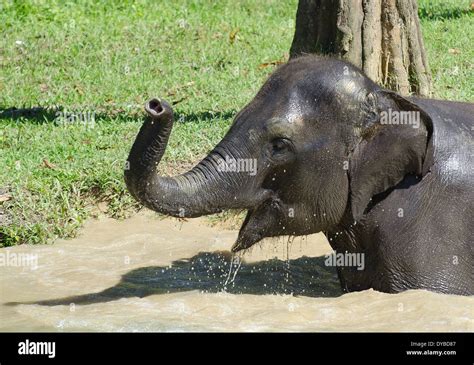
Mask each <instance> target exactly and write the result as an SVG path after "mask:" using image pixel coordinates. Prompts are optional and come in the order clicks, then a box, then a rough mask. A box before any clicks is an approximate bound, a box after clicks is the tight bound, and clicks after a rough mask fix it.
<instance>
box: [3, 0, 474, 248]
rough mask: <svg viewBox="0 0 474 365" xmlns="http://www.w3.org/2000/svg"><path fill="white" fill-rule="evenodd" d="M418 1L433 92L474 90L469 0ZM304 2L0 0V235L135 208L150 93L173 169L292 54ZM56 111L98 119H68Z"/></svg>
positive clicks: (49, 234) (451, 94) (10, 237)
mask: <svg viewBox="0 0 474 365" xmlns="http://www.w3.org/2000/svg"><path fill="white" fill-rule="evenodd" d="M419 3H420V15H421V22H422V27H423V32H424V38H425V46H426V48H427V51H428V57H429V61H430V65H431V69H432V72H433V77H434V82H435V84H434V89H435V96H436V97H440V98H448V99H453V100H471V101H472V99H474V97H473V96H474V91H473V88H472V85H473V84H474V76H473V64H472V60H473V59H474V55H473V46H472V41H471V40H470V35H472V34H473V33H474V17H473V13H472V12H469V11H467V10H468V9H469V1H458V0H451V1H448V2H445V1H428V0H425V1H420V2H419ZM446 4H447V5H446ZM296 6H297V1H296V0H292V1H279V0H273V1H270V0H267V1H258V2H257V1H251V0H249V1H235V0H227V1H219V2H213V1H176V2H175V1H163V2H157V1H152V0H148V1H145V0H142V1H133V2H132V1H114V2H99V1H97V2H96V1H87V0H78V1H38V0H37V1H4V0H0V32H1V34H2V37H1V39H0V113H1V116H0V123H1V127H0V200H1V197H2V196H5V194H6V193H8V194H9V195H10V196H11V199H10V200H8V201H4V202H0V245H3V246H9V245H14V244H19V243H46V242H51V240H52V239H54V238H56V237H72V236H74V235H75V234H76V233H77V229H78V227H80V226H81V225H82V223H83V222H84V220H85V219H87V218H89V217H91V216H96V215H97V214H99V213H98V212H102V213H105V214H107V215H109V216H113V217H117V218H121V217H125V216H127V215H129V214H130V213H132V212H133V211H135V210H136V209H137V208H138V205H137V204H136V203H135V202H134V201H133V200H132V199H131V198H130V196H129V195H128V193H127V192H126V190H125V185H124V183H123V178H122V167H123V163H124V161H125V159H126V157H127V153H128V150H129V148H130V145H131V143H132V141H133V138H134V136H135V134H136V133H137V131H138V129H139V126H140V125H141V117H142V105H143V103H144V102H145V101H146V100H147V99H149V98H150V97H154V96H158V97H163V98H165V99H167V100H169V101H170V102H172V103H174V104H175V112H176V116H177V120H178V123H176V126H175V130H174V132H173V134H172V136H171V139H170V144H169V147H168V149H167V152H166V154H165V159H164V161H165V164H164V165H166V166H167V171H166V172H172V173H173V172H176V171H180V170H182V169H183V168H185V167H187V166H189V165H190V164H192V163H193V162H195V161H197V160H199V158H200V157H202V156H203V155H204V154H205V153H206V152H207V151H209V150H210V149H211V148H212V147H213V146H214V145H215V144H216V143H217V142H218V141H219V140H220V138H221V137H222V136H223V135H224V133H225V131H226V130H227V128H228V126H229V125H230V123H231V120H232V117H233V115H234V114H235V113H236V112H237V111H238V110H240V109H241V108H242V107H243V106H244V105H245V103H247V102H248V101H249V100H250V99H251V98H252V97H253V95H254V94H255V93H256V91H257V90H258V88H259V86H260V85H261V84H262V82H263V81H264V80H265V78H266V77H267V76H268V74H269V73H270V72H271V71H272V70H273V69H274V67H273V66H269V67H262V66H261V65H262V64H263V63H268V62H271V61H276V60H285V59H286V58H287V57H288V50H289V47H290V44H291V40H292V36H293V31H294V16H295V11H296ZM450 49H455V51H451V53H450V51H449V50H450ZM38 106H39V107H42V108H44V109H43V110H33V111H31V108H32V107H38ZM12 107H16V108H18V109H20V110H16V111H12V110H9V109H10V108H12ZM1 110H3V113H2V112H1ZM5 110H6V111H5ZM58 111H63V112H64V111H67V112H70V113H74V114H80V113H82V114H87V113H88V112H91V113H94V115H95V123H94V124H91V123H88V124H84V123H62V124H61V123H59V122H58V119H57V114H56V112H58ZM44 160H46V162H45V161H44ZM98 202H105V203H106V204H102V205H101V204H99V206H100V207H101V209H102V211H101V210H100V209H98V208H97V205H98Z"/></svg>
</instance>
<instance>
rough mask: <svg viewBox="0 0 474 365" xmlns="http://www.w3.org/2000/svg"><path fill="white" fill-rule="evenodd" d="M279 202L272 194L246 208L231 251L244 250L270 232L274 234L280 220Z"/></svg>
mask: <svg viewBox="0 0 474 365" xmlns="http://www.w3.org/2000/svg"><path fill="white" fill-rule="evenodd" d="M281 204H282V203H281V201H280V199H278V198H277V197H276V195H275V194H273V196H272V197H271V198H270V199H267V200H265V201H264V202H263V203H262V204H260V205H259V206H257V207H256V208H254V209H250V210H248V211H247V216H246V217H245V220H244V222H243V224H242V227H241V228H240V230H239V235H238V237H237V240H236V241H235V243H234V245H233V246H232V248H231V251H232V252H234V253H236V252H239V251H242V250H246V249H248V248H250V247H252V246H253V245H255V244H256V243H258V242H259V241H261V240H262V239H263V238H265V237H268V236H271V235H272V233H273V235H274V233H275V232H277V231H278V227H279V226H280V222H281V212H282V206H281Z"/></svg>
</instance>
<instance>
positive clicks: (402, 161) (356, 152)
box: [348, 90, 432, 221]
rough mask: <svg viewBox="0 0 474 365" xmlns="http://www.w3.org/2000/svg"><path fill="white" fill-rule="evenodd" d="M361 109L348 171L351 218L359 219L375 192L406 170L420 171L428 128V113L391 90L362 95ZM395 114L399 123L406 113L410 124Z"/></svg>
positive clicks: (421, 173) (429, 134)
mask: <svg viewBox="0 0 474 365" xmlns="http://www.w3.org/2000/svg"><path fill="white" fill-rule="evenodd" d="M362 109H363V112H364V117H365V119H364V122H363V123H362V125H361V126H360V130H359V133H360V135H359V136H360V138H359V142H358V144H357V145H356V146H355V148H354V149H353V151H352V153H351V156H350V159H349V171H348V175H349V181H350V204H351V211H352V217H353V219H354V220H355V221H358V220H360V218H361V217H362V216H363V214H364V212H365V211H366V209H367V208H368V206H369V204H370V203H371V201H372V198H373V197H374V196H375V195H377V194H380V193H383V192H385V191H387V190H388V189H390V188H392V187H394V186H395V185H397V184H398V183H399V182H401V181H402V180H403V179H404V177H405V176H406V175H407V174H416V175H418V176H421V175H423V163H424V160H425V157H426V155H427V152H426V151H427V146H428V142H429V140H430V137H431V131H432V120H431V118H430V117H429V116H428V114H427V113H426V112H424V111H423V110H422V109H421V108H420V107H419V106H418V105H416V104H414V103H413V102H411V101H409V100H407V99H405V98H403V97H402V96H400V95H398V94H396V93H394V92H392V91H387V90H378V91H375V92H372V93H370V94H368V95H366V97H365V100H363V102H362ZM400 112H404V113H400ZM406 112H411V113H406ZM397 115H398V117H399V119H398V122H399V123H400V121H401V119H400V117H402V116H403V118H406V117H407V115H410V116H411V118H412V119H410V121H411V122H410V123H411V124H395V122H396V121H397V120H396V116H397ZM417 118H418V119H417ZM404 120H405V121H406V119H404ZM417 120H418V123H417Z"/></svg>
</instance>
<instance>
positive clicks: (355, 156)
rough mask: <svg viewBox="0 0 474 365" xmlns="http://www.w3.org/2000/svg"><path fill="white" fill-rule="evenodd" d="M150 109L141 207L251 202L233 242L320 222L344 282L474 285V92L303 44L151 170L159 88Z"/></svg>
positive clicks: (140, 172) (159, 134)
mask: <svg viewBox="0 0 474 365" xmlns="http://www.w3.org/2000/svg"><path fill="white" fill-rule="evenodd" d="M145 109H146V112H147V114H148V116H147V118H146V120H145V122H144V124H143V126H142V128H141V130H140V132H139V134H138V136H137V138H136V141H135V143H134V144H133V147H132V149H131V152H130V156H129V160H128V162H129V165H128V166H129V168H128V169H127V170H126V171H125V181H126V183H127V187H128V189H129V191H130V193H131V194H132V195H133V196H134V197H135V199H137V200H138V201H140V202H141V203H142V204H144V205H145V206H146V207H148V208H150V209H153V210H155V211H157V212H160V213H164V214H167V215H171V216H175V217H198V216H202V215H205V214H213V213H217V212H220V211H222V210H226V209H246V210H247V211H248V213H247V217H246V218H245V221H244V223H243V225H242V228H241V229H240V232H239V236H238V239H237V241H236V243H235V244H234V246H233V247H232V250H233V251H234V252H236V251H239V250H242V249H247V248H249V247H251V246H252V245H254V244H255V243H257V242H259V241H260V240H261V239H262V238H264V237H274V236H281V235H294V236H298V235H307V234H310V233H315V232H324V233H325V234H326V236H327V237H328V239H329V242H330V244H331V246H332V248H333V249H334V250H335V251H336V253H337V254H336V255H335V256H336V257H337V259H335V260H333V263H335V264H337V263H339V264H338V265H336V266H338V268H337V269H338V275H339V278H340V281H341V284H342V287H343V290H344V291H356V290H364V289H368V288H373V289H376V290H379V291H383V292H389V293H395V292H399V291H402V290H406V289H428V290H433V291H437V292H442V293H451V294H462V295H473V294H474V243H473V242H474V240H473V237H472V235H473V233H474V232H473V229H474V220H473V212H474V209H473V205H474V203H473V202H474V199H473V197H474V169H473V162H472V159H473V151H474V149H473V145H474V142H473V139H472V134H473V129H474V124H473V118H474V104H468V103H459V102H451V101H441V100H430V99H422V98H417V97H407V98H404V97H402V96H400V95H398V94H396V93H394V92H392V91H388V90H384V89H382V88H380V87H379V86H377V85H376V84H375V83H374V82H372V81H371V80H370V79H369V78H367V77H366V76H365V75H364V74H363V73H362V72H361V71H360V70H359V69H357V68H356V67H354V66H352V65H351V64H349V63H346V62H343V61H340V60H335V59H329V58H322V57H316V56H304V57H300V58H297V59H294V60H291V61H290V62H288V63H287V64H285V65H283V66H281V67H280V68H278V69H277V70H276V71H275V72H274V73H273V74H272V75H271V77H270V78H269V79H268V80H267V81H266V82H265V84H264V85H263V87H262V88H261V89H260V91H259V92H258V94H257V95H256V96H255V98H254V99H253V100H252V101H251V102H250V103H249V104H248V105H247V106H246V107H245V108H244V109H243V110H242V111H240V112H239V113H238V114H237V116H236V117H235V119H234V122H233V123H232V126H231V128H230V130H229V131H228V132H227V134H226V135H225V137H224V138H223V140H222V141H221V142H220V143H219V144H218V145H217V146H216V147H215V148H214V149H213V150H212V151H211V152H210V153H209V155H208V156H207V157H206V158H204V159H203V160H202V161H201V162H200V163H199V164H198V165H196V166H195V167H194V168H193V169H191V170H190V171H188V172H186V173H184V174H182V175H179V176H176V177H162V176H159V175H158V174H157V173H156V167H157V165H158V163H159V162H160V159H161V157H162V156H163V153H164V152H165V148H166V145H167V142H168V137H169V135H170V132H171V128H172V125H173V111H172V109H171V107H170V106H169V104H167V103H166V102H165V101H159V100H157V99H153V100H151V101H149V102H148V103H147V105H146V107H145ZM351 256H352V257H358V258H361V259H363V260H364V261H363V262H364V265H363V269H362V268H361V267H360V266H359V267H357V266H352V265H351V263H350V260H344V257H351ZM357 261H360V260H357Z"/></svg>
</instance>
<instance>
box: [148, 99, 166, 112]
mask: <svg viewBox="0 0 474 365" xmlns="http://www.w3.org/2000/svg"><path fill="white" fill-rule="evenodd" d="M145 109H146V111H147V112H148V113H149V114H152V115H158V114H160V113H161V112H162V111H163V106H162V105H161V102H160V101H159V100H158V99H151V100H150V101H149V102H148V104H147V105H146V107H145Z"/></svg>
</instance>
